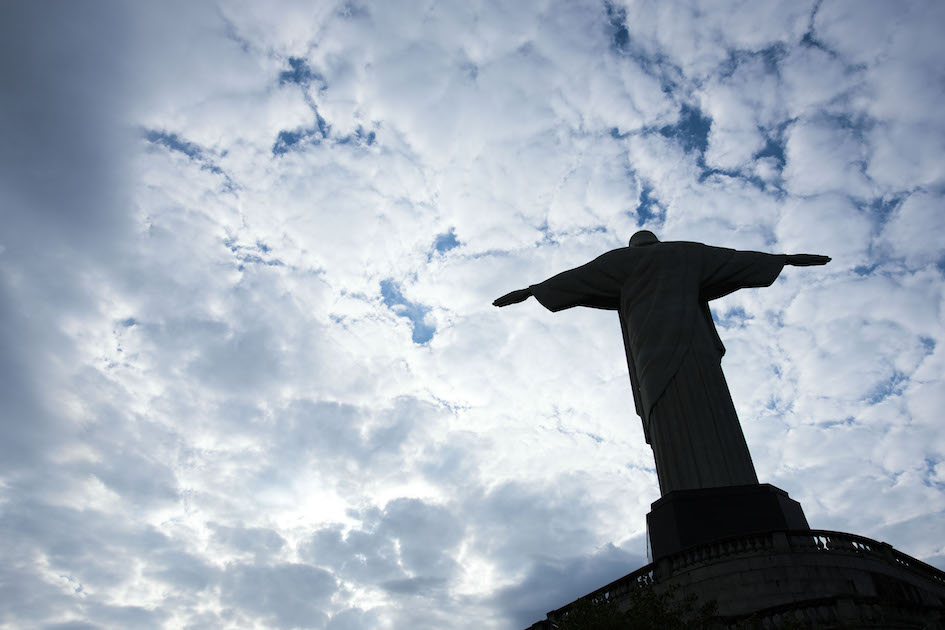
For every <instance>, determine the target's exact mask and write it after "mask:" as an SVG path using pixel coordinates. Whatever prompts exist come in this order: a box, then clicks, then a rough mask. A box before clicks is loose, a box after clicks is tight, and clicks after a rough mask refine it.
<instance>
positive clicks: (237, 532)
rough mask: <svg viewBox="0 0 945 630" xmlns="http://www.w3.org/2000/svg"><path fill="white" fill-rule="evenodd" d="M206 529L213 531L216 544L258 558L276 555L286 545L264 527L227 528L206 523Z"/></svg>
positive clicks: (282, 539)
mask: <svg viewBox="0 0 945 630" xmlns="http://www.w3.org/2000/svg"><path fill="white" fill-rule="evenodd" d="M207 527H209V528H210V529H211V530H213V537H214V539H215V540H216V541H217V542H219V543H221V544H223V545H226V546H228V547H231V548H233V549H235V550H237V551H241V552H247V553H253V554H256V555H257V556H259V557H260V558H265V557H266V556H269V555H271V554H274V553H276V552H277V551H279V550H280V549H282V548H283V547H284V546H285V544H286V541H285V538H283V537H282V536H280V535H279V533H278V532H276V531H274V530H271V529H266V528H265V527H228V526H226V525H220V524H218V523H207Z"/></svg>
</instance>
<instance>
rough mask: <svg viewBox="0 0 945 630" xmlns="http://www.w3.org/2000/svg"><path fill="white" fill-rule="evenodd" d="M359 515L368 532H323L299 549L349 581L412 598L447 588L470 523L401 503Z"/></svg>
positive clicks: (416, 503)
mask: <svg viewBox="0 0 945 630" xmlns="http://www.w3.org/2000/svg"><path fill="white" fill-rule="evenodd" d="M358 516H360V517H361V520H362V523H363V529H351V530H349V531H347V532H343V530H342V528H341V527H340V526H333V527H329V528H325V529H322V530H319V531H317V532H315V533H314V534H313V535H312V536H311V537H310V538H309V540H308V541H306V542H305V544H303V545H302V546H301V547H300V549H299V551H300V553H301V554H302V556H303V557H304V558H306V559H307V560H309V561H310V562H313V563H315V564H318V565H319V566H324V567H328V568H331V569H332V570H333V571H335V572H337V573H338V575H339V576H341V577H343V578H345V579H351V580H357V581H361V582H369V583H373V584H377V585H379V586H381V587H383V588H384V589H386V590H388V591H390V592H394V593H399V594H411V595H413V594H429V593H430V592H431V591H437V590H442V589H443V588H444V587H445V586H446V584H447V582H448V581H449V580H450V579H452V578H453V577H454V575H455V574H456V572H457V570H458V569H459V566H458V565H457V563H456V560H455V559H454V553H455V549H456V547H457V546H458V545H459V543H460V542H461V541H462V539H463V534H464V530H465V525H464V524H463V523H462V522H461V521H460V520H459V519H458V518H457V517H456V516H455V515H454V514H453V513H452V512H451V511H450V510H449V509H448V508H447V507H444V506H439V505H431V504H428V503H425V502H423V501H421V500H419V499H396V500H394V501H391V502H390V503H388V504H387V505H386V506H385V508H384V509H383V510H382V511H381V510H369V511H367V512H362V513H360V514H359V515H358Z"/></svg>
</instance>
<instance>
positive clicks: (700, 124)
mask: <svg viewBox="0 0 945 630" xmlns="http://www.w3.org/2000/svg"><path fill="white" fill-rule="evenodd" d="M710 127H712V119H711V118H709V117H708V116H703V115H702V111H701V110H700V109H699V108H698V107H694V106H692V105H685V104H684V105H683V106H682V108H681V109H680V111H679V120H678V121H676V124H675V125H666V126H664V127H662V128H660V134H661V135H663V136H665V137H667V138H675V139H676V141H677V142H679V144H681V145H682V147H683V149H684V150H685V151H686V153H690V152H692V151H698V152H699V153H700V154H701V153H705V151H706V149H708V148H709V128H710Z"/></svg>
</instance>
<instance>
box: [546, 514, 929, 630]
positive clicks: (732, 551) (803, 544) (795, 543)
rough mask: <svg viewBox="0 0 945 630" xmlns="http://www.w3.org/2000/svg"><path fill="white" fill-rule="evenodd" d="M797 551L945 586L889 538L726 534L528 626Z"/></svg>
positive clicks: (816, 605)
mask: <svg viewBox="0 0 945 630" xmlns="http://www.w3.org/2000/svg"><path fill="white" fill-rule="evenodd" d="M792 552H793V553H817V554H820V553H823V554H836V555H856V556H860V557H864V556H865V557H874V558H876V559H877V560H880V561H882V562H886V563H891V564H895V565H898V566H900V567H902V568H904V569H906V570H908V571H912V572H914V573H917V574H920V575H922V576H923V577H924V578H926V579H929V580H932V581H934V582H937V583H939V584H942V585H945V571H941V570H939V569H937V568H935V567H933V566H931V565H929V564H926V563H924V562H922V561H920V560H916V559H915V558H912V557H910V556H908V555H906V554H904V553H901V552H899V551H896V550H895V549H893V548H892V546H891V545H889V544H887V543H884V542H878V541H876V540H872V539H870V538H865V537H863V536H857V535H855V534H847V533H844V532H834V531H829V530H823V529H810V530H788V531H773V532H764V533H759V534H748V535H742V536H736V537H732V538H724V539H720V540H717V541H713V542H711V543H709V544H706V545H701V546H698V547H692V548H689V549H685V550H683V551H680V552H679V553H676V554H673V555H671V556H667V557H665V558H660V559H658V560H657V561H656V562H654V563H651V564H648V565H646V566H643V567H641V568H639V569H637V570H636V571H634V572H633V573H630V574H628V575H625V576H623V577H622V578H620V579H618V580H615V581H613V582H611V583H610V584H608V585H606V586H604V587H601V588H599V589H597V590H596V591H594V592H592V593H588V594H587V595H585V596H584V597H580V598H578V599H576V600H575V601H573V602H571V603H570V604H568V605H566V606H562V607H561V608H558V609H557V610H553V611H551V612H549V613H548V616H547V619H545V620H543V621H539V622H538V623H536V624H534V625H533V626H532V627H531V628H530V629H529V630H545V629H549V630H550V629H554V628H556V627H557V623H556V622H557V620H560V619H562V618H563V617H565V616H566V615H567V614H568V611H569V610H570V609H571V608H572V607H573V606H574V605H575V604H578V603H580V602H586V601H590V602H595V601H603V600H610V599H613V598H618V599H619V598H622V597H623V596H625V595H626V594H627V593H629V592H630V590H631V589H633V588H635V587H637V586H638V585H639V584H641V583H642V582H644V581H647V580H650V581H652V580H654V579H656V580H662V579H666V578H671V577H672V575H674V574H677V573H678V572H680V571H686V570H691V569H693V568H697V567H699V566H705V565H709V564H712V563H714V562H718V561H719V560H724V559H726V558H730V557H731V558H734V557H738V556H752V555H757V554H762V553H792ZM828 599H829V598H828ZM826 605H827V602H826V600H825V601H824V602H814V601H812V602H810V605H809V606H808V607H809V608H810V610H805V612H804V615H805V619H807V616H810V620H815V617H818V616H819V615H823V614H825V613H824V611H822V610H820V608H824V606H826ZM772 612H773V611H772ZM799 612H800V611H799V610H797V609H796V607H795V610H794V612H793V613H792V614H793V615H796V614H799Z"/></svg>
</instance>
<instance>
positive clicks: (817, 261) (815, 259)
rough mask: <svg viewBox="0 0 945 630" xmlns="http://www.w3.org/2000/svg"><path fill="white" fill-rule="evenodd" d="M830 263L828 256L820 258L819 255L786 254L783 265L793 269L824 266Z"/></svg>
mask: <svg viewBox="0 0 945 630" xmlns="http://www.w3.org/2000/svg"><path fill="white" fill-rule="evenodd" d="M829 262H830V256H821V255H820V254H788V255H787V256H786V257H785V261H784V264H785V265H793V266H795V267H811V266H814V265H826V264H827V263H829Z"/></svg>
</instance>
